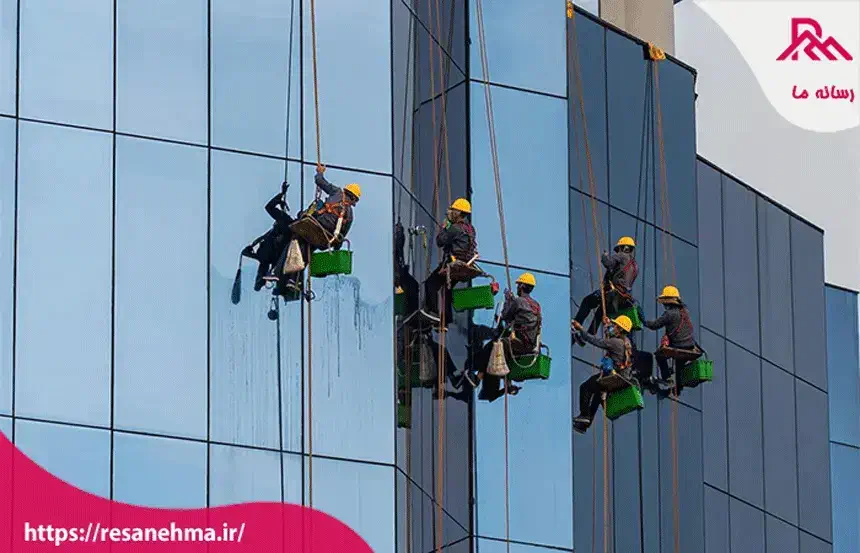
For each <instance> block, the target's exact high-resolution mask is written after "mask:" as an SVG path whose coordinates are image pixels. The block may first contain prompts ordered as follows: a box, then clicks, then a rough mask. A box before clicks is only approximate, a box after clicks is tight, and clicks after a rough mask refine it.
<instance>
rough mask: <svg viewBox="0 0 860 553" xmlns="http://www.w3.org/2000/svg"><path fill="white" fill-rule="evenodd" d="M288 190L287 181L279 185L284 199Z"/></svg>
mask: <svg viewBox="0 0 860 553" xmlns="http://www.w3.org/2000/svg"><path fill="white" fill-rule="evenodd" d="M289 188H290V185H289V184H287V181H284V182H283V183H282V184H281V194H283V195H284V197H285V198H286V196H287V190H288V189H289Z"/></svg>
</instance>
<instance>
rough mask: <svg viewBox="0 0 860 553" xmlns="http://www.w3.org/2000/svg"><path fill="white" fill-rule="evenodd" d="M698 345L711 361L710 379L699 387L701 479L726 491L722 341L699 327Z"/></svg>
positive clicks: (726, 458)
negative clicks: (700, 405) (701, 445)
mask: <svg viewBox="0 0 860 553" xmlns="http://www.w3.org/2000/svg"><path fill="white" fill-rule="evenodd" d="M700 345H701V346H702V348H703V349H704V350H705V351H707V352H708V358H709V359H711V360H712V361H713V362H714V380H713V381H712V382H711V383H710V384H707V385H705V386H704V387H703V389H702V443H703V445H704V456H703V458H702V462H703V469H704V477H705V482H707V483H708V484H710V485H712V486H715V487H717V488H719V489H720V490H723V491H726V492H727V491H728V489H729V480H728V478H729V477H728V446H727V445H726V444H727V440H728V427H727V422H726V380H727V379H726V343H725V340H724V339H723V338H722V337H721V336H717V335H716V334H714V333H713V332H710V331H708V330H702V341H701V342H700Z"/></svg>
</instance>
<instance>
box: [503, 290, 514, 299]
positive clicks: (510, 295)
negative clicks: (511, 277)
mask: <svg viewBox="0 0 860 553" xmlns="http://www.w3.org/2000/svg"><path fill="white" fill-rule="evenodd" d="M513 297H514V293H513V292H511V289H510V288H505V299H506V300H509V299H513Z"/></svg>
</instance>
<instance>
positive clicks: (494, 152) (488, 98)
mask: <svg viewBox="0 0 860 553" xmlns="http://www.w3.org/2000/svg"><path fill="white" fill-rule="evenodd" d="M475 8H476V13H477V19H478V36H479V39H480V50H481V66H482V69H483V71H484V79H485V81H486V82H485V84H484V99H485V104H486V106H485V107H486V110H487V130H488V132H489V135H490V153H491V157H492V161H493V177H494V180H495V186H496V203H497V204H498V209H499V227H500V231H501V235H502V253H503V256H504V260H505V276H506V278H507V284H508V290H511V289H512V285H511V266H510V260H509V258H508V240H507V229H506V225H505V209H504V203H503V199H502V184H501V175H500V171H499V156H498V145H497V144H496V126H495V121H494V120H493V96H492V92H491V90H490V84H489V83H490V69H489V62H488V60H487V43H486V38H485V34H484V9H483V4H482V2H481V0H475ZM508 385H509V382H508V378H505V379H504V396H505V415H504V416H505V546H506V548H507V552H508V553H510V550H511V541H510V540H511V516H510V512H511V507H510V485H509V483H510V461H509V459H510V451H509V431H510V423H509V420H508V419H509V417H508V411H509V407H508V403H509V402H508V395H509V390H508Z"/></svg>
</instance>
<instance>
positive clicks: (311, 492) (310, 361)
mask: <svg viewBox="0 0 860 553" xmlns="http://www.w3.org/2000/svg"><path fill="white" fill-rule="evenodd" d="M310 1H311V54H312V56H313V73H314V123H315V125H316V133H317V137H316V138H317V140H316V146H317V166H319V165H321V164H322V154H321V147H320V101H319V78H318V77H317V26H316V2H315V0H310ZM320 194H321V191H320V189H319V187H317V188H316V198H317V199H319V197H320ZM306 259H307V263H308V264H310V262H311V247H310V245H308V248H307V257H306ZM307 293H308V298H309V299H308V302H307V303H308V504H309V506H310V507H311V508H313V506H314V424H313V420H314V419H313V413H314V410H313V404H314V395H313V355H314V354H313V351H314V347H313V309H312V303H311V301H310V297H312V296H311V271H310V267H308V279H307Z"/></svg>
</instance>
